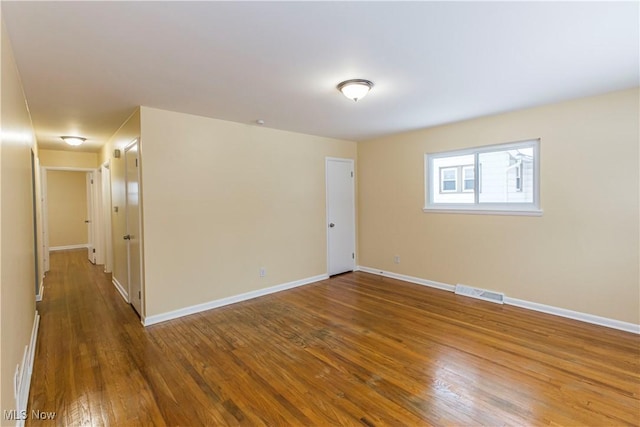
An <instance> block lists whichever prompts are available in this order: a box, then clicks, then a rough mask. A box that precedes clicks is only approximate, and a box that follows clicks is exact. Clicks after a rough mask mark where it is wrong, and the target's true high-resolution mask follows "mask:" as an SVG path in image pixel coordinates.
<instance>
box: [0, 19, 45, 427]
mask: <svg viewBox="0 0 640 427" xmlns="http://www.w3.org/2000/svg"><path fill="white" fill-rule="evenodd" d="M1 34H2V36H1V39H2V49H1V55H2V57H1V61H0V62H1V64H2V82H1V84H0V90H1V93H0V99H1V113H0V117H1V124H0V125H1V127H2V144H0V147H1V148H0V163H1V164H0V206H1V208H2V209H1V212H2V214H1V217H0V241H1V244H0V248H1V249H0V295H2V297H1V298H0V304H1V315H0V331H1V332H0V335H1V336H0V343H1V344H0V345H1V347H0V360H1V369H0V384H1V386H0V407H1V408H0V410H11V409H16V401H15V398H14V394H13V375H14V372H15V369H16V366H17V365H19V364H21V363H22V356H23V352H24V350H25V346H27V345H28V344H29V339H30V337H31V330H32V327H33V320H34V316H35V289H34V288H35V286H34V283H35V256H34V247H33V209H32V199H31V194H32V187H31V185H32V184H31V149H34V151H35V153H36V154H37V147H36V144H35V138H34V135H33V128H32V126H31V118H30V116H29V111H28V109H27V108H26V101H25V97H24V93H23V91H22V84H21V82H20V76H19V74H18V71H17V69H16V64H15V61H14V58H13V54H12V52H11V45H10V42H9V39H8V37H7V35H6V30H5V27H4V23H2V33H1ZM0 415H1V414H0ZM1 423H2V424H3V425H5V424H6V423H7V421H4V420H3V421H2V422H1ZM12 424H15V423H12Z"/></svg>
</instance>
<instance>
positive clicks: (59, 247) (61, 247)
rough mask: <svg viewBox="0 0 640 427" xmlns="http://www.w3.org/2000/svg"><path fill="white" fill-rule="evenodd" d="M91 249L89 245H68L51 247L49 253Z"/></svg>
mask: <svg viewBox="0 0 640 427" xmlns="http://www.w3.org/2000/svg"><path fill="white" fill-rule="evenodd" d="M88 247H89V244H88V243H85V244H82V245H66V246H51V247H49V252H53V251H67V250H70V249H87V248H88Z"/></svg>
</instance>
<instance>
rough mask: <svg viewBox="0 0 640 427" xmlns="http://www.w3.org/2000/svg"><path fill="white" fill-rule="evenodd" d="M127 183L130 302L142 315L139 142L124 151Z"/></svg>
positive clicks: (126, 207)
mask: <svg viewBox="0 0 640 427" xmlns="http://www.w3.org/2000/svg"><path fill="white" fill-rule="evenodd" d="M124 157H125V163H126V166H125V181H126V206H125V209H126V216H127V234H126V235H125V236H124V239H125V240H127V255H128V262H127V267H128V270H129V301H130V302H131V305H133V307H134V308H135V310H136V311H137V312H138V314H140V315H142V263H141V256H140V249H141V246H140V245H141V242H140V237H141V236H140V190H139V188H140V187H139V174H138V170H139V168H138V163H139V161H138V141H135V142H133V143H132V144H131V145H129V146H128V147H127V148H125V151H124Z"/></svg>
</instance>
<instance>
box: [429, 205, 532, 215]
mask: <svg viewBox="0 0 640 427" xmlns="http://www.w3.org/2000/svg"><path fill="white" fill-rule="evenodd" d="M422 211H423V212H424V213H446V214H470V215H513V216H542V209H526V210H524V209H522V210H516V209H514V210H508V209H474V208H460V209H456V208H449V207H447V208H422Z"/></svg>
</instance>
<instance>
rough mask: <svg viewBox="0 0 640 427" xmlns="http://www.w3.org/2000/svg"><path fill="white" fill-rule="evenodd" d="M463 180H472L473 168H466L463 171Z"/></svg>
mask: <svg viewBox="0 0 640 427" xmlns="http://www.w3.org/2000/svg"><path fill="white" fill-rule="evenodd" d="M463 170H464V179H473V173H474V171H473V166H467V167H465V168H464V169H463Z"/></svg>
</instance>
